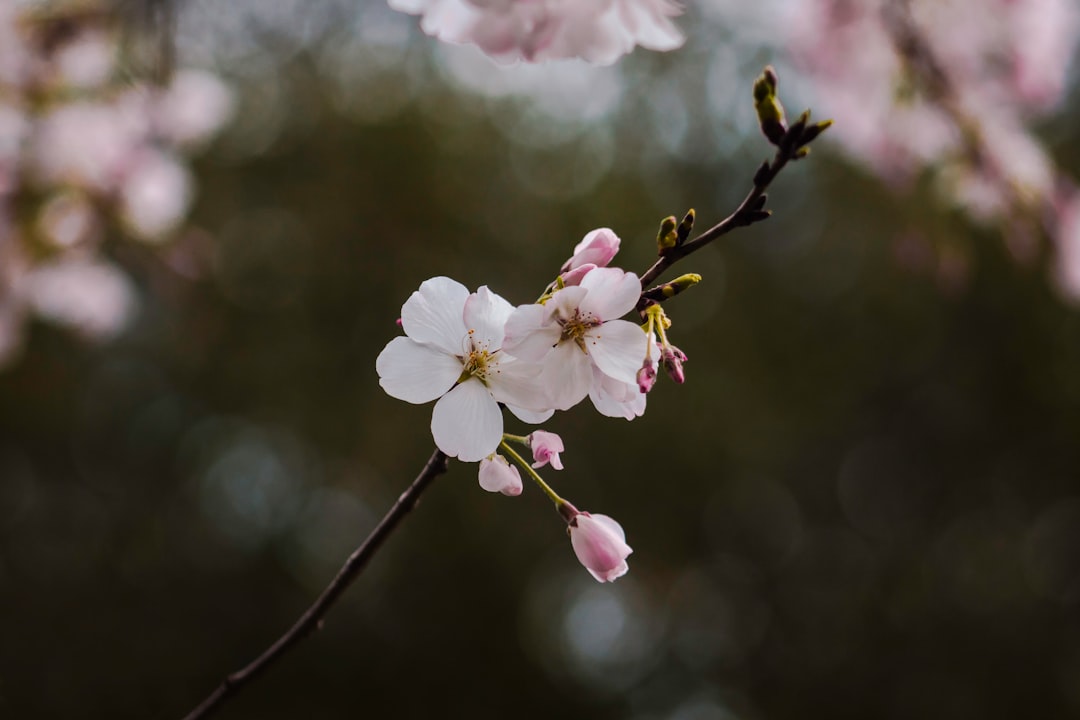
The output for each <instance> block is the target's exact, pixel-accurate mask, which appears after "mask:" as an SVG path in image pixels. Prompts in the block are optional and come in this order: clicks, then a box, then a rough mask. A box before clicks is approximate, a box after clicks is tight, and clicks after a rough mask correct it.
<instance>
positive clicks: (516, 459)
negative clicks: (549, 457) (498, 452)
mask: <svg viewBox="0 0 1080 720" xmlns="http://www.w3.org/2000/svg"><path fill="white" fill-rule="evenodd" d="M499 447H500V448H502V451H503V452H505V453H506V454H507V455H509V456H510V457H511V458H512V459H513V461H514V462H516V463H517V464H518V465H520V466H521V467H522V469H524V470H525V472H526V473H528V474H529V477H531V478H532V480H533V482H534V483H536V484H537V485H539V486H540V489H541V490H543V491H544V494H545V495H547V496H548V497H549V498H551V502H553V503H555V507H556V508H559V507H562V506H563V505H566V504H567V502H566V500H563V499H562V498H561V497H559V494H558V493H557V492H555V491H554V490H552V489H551V486H550V485H548V484H547V483H546V482H544V478H542V477H540V475H538V474H537V472H536V471H535V470H533V468H532V466H531V465H529V463H527V462H525V458H523V457H521V456H520V455H518V454H517V451H516V450H514V448H512V447H510V446H509V445H507V444H506V441H505V440H504V441H503V442H501V443H499Z"/></svg>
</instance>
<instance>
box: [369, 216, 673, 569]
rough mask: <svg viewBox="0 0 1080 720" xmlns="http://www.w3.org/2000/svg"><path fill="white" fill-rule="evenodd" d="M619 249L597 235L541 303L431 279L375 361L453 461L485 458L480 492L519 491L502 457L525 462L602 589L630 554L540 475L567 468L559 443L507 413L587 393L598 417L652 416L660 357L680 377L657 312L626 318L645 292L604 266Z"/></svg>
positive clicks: (612, 237) (383, 380)
mask: <svg viewBox="0 0 1080 720" xmlns="http://www.w3.org/2000/svg"><path fill="white" fill-rule="evenodd" d="M619 243H620V241H619V238H618V236H617V235H616V234H615V233H614V232H612V231H611V230H610V229H608V228H600V229H597V230H593V231H592V232H590V233H589V234H587V235H586V236H585V237H584V238H583V239H582V241H581V242H580V243H578V245H577V246H576V247H575V248H574V252H573V255H572V256H571V257H570V258H569V259H568V260H567V261H566V262H565V263H564V264H563V265H562V267H561V269H560V271H559V274H558V277H557V278H556V280H555V281H554V282H553V283H551V284H550V285H549V286H548V287H547V288H546V289H545V291H544V292H543V294H542V295H541V297H540V299H539V300H538V301H537V302H534V303H528V304H524V305H519V306H517V307H514V306H513V305H511V304H510V303H509V302H508V301H506V300H504V299H503V298H502V297H500V296H499V295H496V294H495V293H494V292H492V291H491V290H490V289H488V288H487V287H481V288H480V289H479V290H477V291H476V292H469V290H468V289H467V288H466V287H465V286H464V285H462V284H461V283H458V282H456V281H454V280H451V279H449V278H445V277H436V278H432V279H430V280H426V281H424V282H423V283H422V284H421V285H420V288H419V290H417V291H416V292H414V293H413V294H412V295H411V296H410V297H409V299H408V300H407V301H406V302H405V304H404V306H403V307H402V308H401V319H400V325H401V327H402V329H403V330H404V331H405V335H404V336H399V337H396V338H394V339H393V340H391V341H390V343H389V344H387V346H386V348H385V349H384V350H383V351H382V352H381V353H380V354H379V357H378V359H377V360H376V364H375V366H376V370H377V371H378V374H379V383H380V385H381V386H382V387H383V389H384V390H385V391H386V392H387V393H388V394H390V395H391V396H393V397H395V398H398V399H400V400H405V401H407V402H411V403H416V404H420V403H426V402H430V401H432V400H434V401H436V402H435V408H434V410H433V412H432V417H431V432H432V435H433V437H434V439H435V444H436V445H437V446H438V447H439V449H440V450H442V451H443V452H444V453H445V454H446V455H448V456H450V457H456V458H458V459H459V460H462V461H465V462H476V461H479V462H480V468H479V479H480V486H481V487H483V488H484V489H485V490H488V491H491V492H501V493H503V494H505V495H518V494H520V493H521V491H522V482H521V476H520V473H519V472H518V469H517V468H516V467H514V466H513V465H511V464H510V462H509V461H508V460H507V459H506V457H504V456H503V455H502V454H499V453H497V452H496V451H497V450H499V449H500V448H502V449H503V452H504V453H506V454H509V455H510V457H511V458H512V459H514V460H515V461H517V462H518V464H521V465H522V466H523V467H524V468H525V469H526V471H527V472H529V473H530V475H531V476H532V478H533V479H534V480H536V481H537V482H538V483H539V484H541V487H542V488H543V489H544V490H545V492H547V493H548V495H549V496H550V497H552V499H553V500H554V501H555V503H556V506H557V507H558V508H559V510H560V512H562V513H563V515H564V516H565V517H566V519H567V522H568V527H569V529H570V535H571V540H572V544H573V547H574V549H575V552H576V553H577V555H578V558H579V559H580V560H581V561H582V563H583V564H584V565H585V566H586V568H588V569H589V570H590V572H592V573H593V575H594V576H595V577H596V578H597V579H598V580H602V581H606V580H613V579H615V578H616V577H619V576H620V575H622V574H623V573H625V572H626V569H627V566H626V556H627V555H629V553H630V548H629V546H627V545H626V542H625V536H624V535H623V533H622V530H621V528H619V526H618V523H616V522H615V521H614V520H611V519H610V518H607V517H605V516H602V515H590V514H588V513H581V512H578V511H577V510H576V509H574V508H573V506H572V505H570V504H569V503H567V502H566V501H564V500H562V498H559V497H558V496H557V495H555V494H554V491H552V490H551V489H550V487H549V486H547V485H546V483H543V481H542V480H541V479H540V477H539V476H538V475H536V473H535V471H534V470H533V468H537V467H542V466H544V465H547V464H550V465H551V467H552V468H554V469H556V470H560V469H562V467H563V465H562V460H561V457H560V453H561V452H563V451H564V450H565V448H564V446H563V442H562V439H561V438H559V436H558V435H555V434H554V433H549V432H546V431H543V430H537V431H534V432H533V433H531V434H530V435H528V436H526V437H518V436H514V435H508V434H505V433H504V432H503V427H504V425H503V413H502V407H500V406H505V407H506V409H507V410H509V411H510V413H511V414H513V415H514V416H515V417H517V418H518V419H519V420H521V421H523V422H526V423H532V424H536V423H542V422H544V421H546V420H547V419H549V418H550V417H551V416H552V414H553V413H554V412H555V411H556V410H568V409H570V408H572V407H574V406H575V405H577V404H578V403H580V402H582V401H583V400H584V399H585V398H586V397H588V398H589V399H590V401H591V402H592V405H593V406H594V407H595V408H596V410H597V411H599V412H600V413H601V414H603V415H606V416H609V417H617V418H618V417H621V418H626V419H627V420H632V419H634V418H635V417H639V416H640V415H642V414H643V413H644V412H645V401H646V393H647V392H648V391H649V390H650V389H651V388H652V386H653V382H654V381H655V378H656V361H655V360H654V359H653V358H654V356H659V357H660V359H661V363H662V364H663V365H664V366H665V367H666V368H667V369H668V372H669V375H671V377H672V378H673V379H674V380H676V381H677V382H682V381H683V379H684V378H683V373H682V362H683V361H685V360H686V356H685V355H684V354H683V353H682V352H681V351H680V350H678V349H677V348H674V347H673V346H671V345H670V344H669V343H668V341H667V335H666V333H665V328H666V327H667V326H668V325H669V324H670V323H669V322H667V321H666V318H664V317H661V316H662V313H658V312H657V311H654V310H652V309H651V308H650V311H649V312H648V313H647V315H648V318H649V320H648V322H647V323H646V324H645V326H644V327H643V326H641V325H638V324H637V323H634V322H631V321H628V320H623V319H622V318H623V316H625V315H627V314H628V313H630V312H631V311H632V310H634V309H635V307H637V305H638V302H639V299H640V298H641V295H642V293H641V281H640V280H639V279H638V277H637V276H636V275H635V274H634V273H632V272H626V271H624V270H622V269H619V268H616V267H610V266H609V265H610V263H611V261H612V259H613V258H614V257H615V254H616V253H617V252H618V249H619ZM654 307H656V308H657V309H658V308H659V306H658V305H656V306H654ZM658 337H659V339H658ZM508 440H509V441H512V442H513V441H516V442H520V443H522V444H524V445H526V446H527V447H529V449H530V450H531V451H532V454H533V459H534V463H533V464H532V465H531V466H529V465H525V464H524V462H523V461H521V459H520V456H519V455H517V453H516V452H515V451H513V449H512V448H511V447H510V446H509V445H508V444H507V441H508Z"/></svg>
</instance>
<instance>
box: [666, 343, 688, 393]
mask: <svg viewBox="0 0 1080 720" xmlns="http://www.w3.org/2000/svg"><path fill="white" fill-rule="evenodd" d="M686 359H687V358H686V354H685V353H684V352H683V351H682V350H680V349H679V348H677V347H675V346H674V345H672V346H669V347H666V348H664V354H663V357H662V358H661V360H662V361H663V363H664V370H666V371H667V374H668V377H670V378H671V379H672V380H674V381H675V382H677V383H679V384H680V385H681V384H683V383H684V382H686V373H684V372H683V363H684V362H686Z"/></svg>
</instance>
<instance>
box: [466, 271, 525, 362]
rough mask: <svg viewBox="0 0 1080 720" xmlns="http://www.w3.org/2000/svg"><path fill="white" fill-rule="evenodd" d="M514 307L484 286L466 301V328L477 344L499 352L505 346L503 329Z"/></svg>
mask: <svg viewBox="0 0 1080 720" xmlns="http://www.w3.org/2000/svg"><path fill="white" fill-rule="evenodd" d="M512 312H514V306H513V305H511V304H510V303H508V302H507V301H506V300H504V299H503V298H501V297H500V296H498V295H496V294H495V293H493V292H491V291H490V290H488V288H487V285H484V286H483V287H481V288H480V289H479V290H477V291H476V292H474V293H473V294H472V295H470V296H469V297H468V299H467V300H466V301H465V313H464V320H465V327H466V328H467V329H468V331H469V332H470V333H472V336H473V340H474V341H475V342H477V343H486V344H487V347H488V349H490V350H493V351H494V350H498V349H499V348H501V347H502V344H503V328H504V327H505V326H506V320H507V319H508V318H509V317H510V314H511V313H512Z"/></svg>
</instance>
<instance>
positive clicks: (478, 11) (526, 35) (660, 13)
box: [389, 0, 683, 65]
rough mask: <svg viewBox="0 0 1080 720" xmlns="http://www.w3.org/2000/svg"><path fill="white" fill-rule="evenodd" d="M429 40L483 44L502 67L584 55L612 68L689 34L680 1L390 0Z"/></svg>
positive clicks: (674, 44)
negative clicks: (682, 26)
mask: <svg viewBox="0 0 1080 720" xmlns="http://www.w3.org/2000/svg"><path fill="white" fill-rule="evenodd" d="M389 3H390V7H392V8H393V9H395V10H400V11H401V12H406V13H410V14H413V15H420V16H422V19H421V21H420V27H421V28H422V29H423V31H424V32H425V33H427V34H428V35H432V36H434V37H437V38H439V39H440V40H444V41H446V42H450V43H456V44H469V45H476V46H477V47H479V48H480V49H481V50H483V51H484V52H485V53H486V54H487V55H489V56H490V57H492V58H494V59H495V60H497V61H499V62H515V61H518V60H523V61H526V62H544V61H546V60H561V59H566V58H580V59H582V60H585V61H587V62H590V63H593V64H595V65H610V64H612V63H614V62H615V61H616V60H618V59H619V57H621V56H623V55H625V54H627V53H629V52H630V51H632V50H633V49H634V48H635V47H636V46H638V45H640V46H641V47H643V48H646V49H649V50H673V49H675V48H677V47H679V46H680V45H682V43H683V35H682V33H681V32H680V31H679V29H678V28H677V27H676V26H675V24H674V23H673V22H672V20H671V18H672V17H674V16H676V15H678V14H679V13H680V12H681V8H680V6H679V5H678V4H677V3H675V2H673V1H672V0H389Z"/></svg>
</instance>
